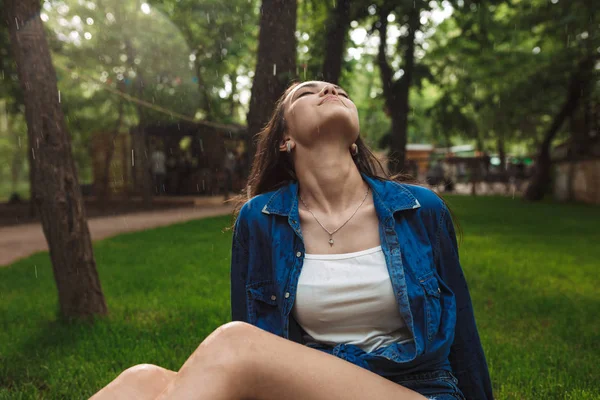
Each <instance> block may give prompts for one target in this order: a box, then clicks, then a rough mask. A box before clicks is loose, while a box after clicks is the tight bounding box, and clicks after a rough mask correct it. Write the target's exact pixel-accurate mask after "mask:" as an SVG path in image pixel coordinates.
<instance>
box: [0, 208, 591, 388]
mask: <svg viewBox="0 0 600 400" xmlns="http://www.w3.org/2000/svg"><path fill="white" fill-rule="evenodd" d="M449 202H450V205H451V206H452V208H453V210H454V212H455V214H457V216H458V218H459V220H460V223H461V225H462V229H463V231H464V237H463V241H462V244H461V257H462V263H463V268H464V269H465V273H466V275H467V279H468V281H469V285H470V288H471V295H472V297H473V300H474V304H475V310H476V316H477V321H478V325H479V329H480V334H481V337H482V340H483V345H484V348H485V350H486V354H487V357H488V364H489V367H490V372H491V375H492V380H493V383H494V390H495V393H496V397H497V398H498V399H536V400H537V399H545V400H546V399H578V400H579V399H584V400H585V399H600V384H599V383H598V379H597V372H598V365H600V348H599V344H598V343H600V332H599V329H600V327H599V323H598V322H599V318H598V317H599V311H600V292H599V291H598V289H597V288H598V286H599V284H600V278H599V275H598V272H597V270H598V266H599V261H598V260H599V259H600V246H598V243H600V230H599V229H598V224H597V222H598V221H600V209H598V208H593V207H588V206H578V205H570V206H565V205H555V204H548V203H546V204H539V205H530V204H525V203H523V202H521V201H519V200H511V199H503V198H477V199H472V198H468V197H450V198H449ZM228 222H229V218H213V219H207V220H201V221H194V222H189V223H185V224H181V225H176V226H172V227H168V228H160V229H156V230H151V231H147V232H143V233H135V234H126V235H121V236H118V237H115V238H112V239H108V240H105V241H102V242H98V243H96V244H95V254H96V260H97V264H98V271H99V274H100V277H101V280H102V285H103V290H104V294H105V296H106V299H107V302H108V307H109V309H110V317H109V318H108V319H106V320H103V321H99V322H97V323H96V324H95V325H94V326H89V325H86V324H74V325H70V326H67V325H63V324H60V323H57V322H55V321H56V319H55V310H56V307H57V300H56V289H55V284H54V281H53V276H52V271H51V266H50V263H49V260H48V256H47V254H44V253H42V254H37V255H34V256H32V257H30V258H28V259H26V260H23V261H20V262H18V263H16V264H14V265H12V266H11V267H9V268H4V269H0V399H11V400H13V399H14V400H16V399H35V398H48V399H76V398H77V399H78V398H87V397H89V396H90V395H91V394H92V393H93V392H95V391H96V390H98V389H99V388H100V387H102V386H103V385H105V384H106V383H108V382H109V381H110V380H112V379H113V378H114V377H115V376H116V375H117V374H118V373H119V372H120V371H122V370H123V369H125V368H127V367H129V366H131V365H134V364H138V363H153V364H158V365H161V366H164V367H166V368H169V369H173V370H177V369H178V368H179V367H180V366H181V364H182V363H183V362H184V361H185V360H186V358H187V357H188V355H189V354H190V353H191V352H192V351H193V350H194V349H195V348H196V346H197V345H198V344H199V343H200V341H201V340H202V339H203V338H204V337H205V336H206V335H208V334H209V333H210V332H211V331H212V330H214V329H215V328H216V327H217V326H219V325H221V324H222V323H224V322H227V321H228V318H229V281H228V273H229V270H228V269H229V247H230V239H231V236H230V233H221V229H222V228H223V227H224V226H226V225H227V224H228ZM470 400H471V399H470ZM472 400H476V399H472Z"/></svg>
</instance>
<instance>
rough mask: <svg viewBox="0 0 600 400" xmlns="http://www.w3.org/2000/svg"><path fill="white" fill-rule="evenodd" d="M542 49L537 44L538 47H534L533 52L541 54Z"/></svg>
mask: <svg viewBox="0 0 600 400" xmlns="http://www.w3.org/2000/svg"><path fill="white" fill-rule="evenodd" d="M540 51H542V50H541V49H540V48H539V47H537V46H536V47H534V48H533V50H531V52H532V53H533V54H540Z"/></svg>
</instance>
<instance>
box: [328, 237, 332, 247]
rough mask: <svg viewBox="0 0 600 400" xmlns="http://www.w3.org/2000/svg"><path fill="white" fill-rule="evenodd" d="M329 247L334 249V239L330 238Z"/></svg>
mask: <svg viewBox="0 0 600 400" xmlns="http://www.w3.org/2000/svg"><path fill="white" fill-rule="evenodd" d="M329 246H331V247H333V238H329Z"/></svg>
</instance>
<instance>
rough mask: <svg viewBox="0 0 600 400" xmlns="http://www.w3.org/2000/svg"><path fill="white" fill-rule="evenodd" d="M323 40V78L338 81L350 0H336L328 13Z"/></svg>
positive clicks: (347, 26) (346, 31)
mask: <svg viewBox="0 0 600 400" xmlns="http://www.w3.org/2000/svg"><path fill="white" fill-rule="evenodd" d="M329 21H331V23H330V25H329V26H328V28H327V36H326V39H325V40H326V42H325V60H324V62H323V80H324V81H325V82H331V83H338V82H339V79H340V74H341V73H342V59H343V56H344V48H345V44H346V35H347V34H348V29H349V28H350V0H338V1H337V5H336V7H335V8H334V9H333V10H332V12H331V14H330V18H329Z"/></svg>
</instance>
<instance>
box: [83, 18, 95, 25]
mask: <svg viewBox="0 0 600 400" xmlns="http://www.w3.org/2000/svg"><path fill="white" fill-rule="evenodd" d="M85 22H86V23H87V24H88V25H94V19H93V18H86V20H85Z"/></svg>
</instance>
